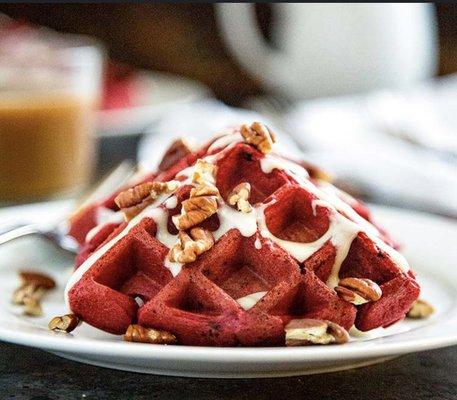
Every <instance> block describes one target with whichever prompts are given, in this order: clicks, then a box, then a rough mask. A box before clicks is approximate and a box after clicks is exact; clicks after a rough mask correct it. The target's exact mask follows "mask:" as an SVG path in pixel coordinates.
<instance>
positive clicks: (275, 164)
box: [260, 154, 409, 272]
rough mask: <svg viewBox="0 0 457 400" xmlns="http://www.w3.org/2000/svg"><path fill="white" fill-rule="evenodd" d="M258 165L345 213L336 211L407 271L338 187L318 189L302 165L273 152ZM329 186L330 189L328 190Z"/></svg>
mask: <svg viewBox="0 0 457 400" xmlns="http://www.w3.org/2000/svg"><path fill="white" fill-rule="evenodd" d="M260 166H261V168H262V171H263V172H265V173H271V171H273V170H274V169H279V170H284V171H285V172H286V173H287V174H288V175H289V176H291V177H292V178H293V179H295V180H296V181H297V183H298V184H299V185H300V186H302V187H303V188H305V189H306V190H308V191H309V192H311V193H313V194H314V195H316V196H317V197H318V198H319V199H320V200H319V205H321V206H324V207H326V208H328V209H330V210H335V211H340V212H342V213H344V214H345V215H347V216H348V217H349V218H346V217H345V216H344V215H342V214H340V213H337V215H338V216H339V217H341V218H344V219H345V220H348V221H351V220H352V221H354V222H356V223H357V225H358V229H359V232H364V233H365V234H366V235H367V236H368V237H369V238H370V239H371V240H372V241H373V242H374V243H375V244H376V246H377V247H378V248H380V249H381V250H382V251H384V252H385V253H386V254H387V255H389V257H390V258H391V259H392V260H393V261H394V262H395V264H397V266H398V267H399V268H400V270H402V271H403V272H407V271H409V264H408V262H407V261H406V259H405V257H403V255H402V254H400V253H399V252H398V251H396V250H395V249H394V248H392V247H390V246H389V245H387V244H386V243H385V242H384V241H383V240H382V239H380V237H379V231H378V229H376V227H375V226H374V225H372V224H371V223H370V222H368V221H367V220H366V219H364V218H363V217H361V216H360V215H359V214H357V212H356V211H355V210H354V209H353V208H352V207H351V206H350V205H349V204H347V203H345V202H344V201H343V200H341V198H339V197H338V196H337V194H336V193H338V192H337V190H338V189H336V188H335V190H333V185H330V184H326V185H325V184H324V185H323V187H324V188H326V190H325V191H324V190H321V189H319V188H318V187H316V186H315V185H314V184H313V183H312V182H311V181H309V180H308V179H307V178H308V177H309V174H308V172H307V171H306V170H305V169H304V168H303V167H302V166H300V165H298V164H296V163H293V162H291V161H288V160H285V159H283V158H281V157H278V156H276V155H274V154H267V155H266V156H265V157H264V158H263V159H261V160H260ZM329 188H332V189H331V190H329ZM313 211H315V208H313ZM354 237H355V236H354ZM337 251H338V249H337Z"/></svg>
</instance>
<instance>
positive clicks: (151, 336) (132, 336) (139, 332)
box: [124, 325, 178, 344]
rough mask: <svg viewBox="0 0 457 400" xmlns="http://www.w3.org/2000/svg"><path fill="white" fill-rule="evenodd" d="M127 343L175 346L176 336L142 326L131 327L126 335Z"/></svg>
mask: <svg viewBox="0 0 457 400" xmlns="http://www.w3.org/2000/svg"><path fill="white" fill-rule="evenodd" d="M124 340H125V341H127V342H139V343H152V344H175V343H177V342H178V341H177V339H176V336H175V335H173V334H171V333H170V332H167V331H160V330H157V329H152V328H145V327H143V326H141V325H129V327H128V328H127V331H126V332H125V334H124Z"/></svg>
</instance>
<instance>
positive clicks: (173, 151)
mask: <svg viewBox="0 0 457 400" xmlns="http://www.w3.org/2000/svg"><path fill="white" fill-rule="evenodd" d="M190 153H192V149H191V146H190V145H189V143H187V141H186V140H185V139H183V138H181V139H177V140H175V141H174V142H173V143H172V144H171V145H170V147H169V148H168V149H167V151H166V152H165V154H164V156H163V158H162V161H160V164H159V167H158V169H159V171H167V170H168V169H170V168H171V167H172V166H173V165H175V164H176V163H177V162H178V161H179V160H181V158H183V157H185V156H187V155H188V154H190Z"/></svg>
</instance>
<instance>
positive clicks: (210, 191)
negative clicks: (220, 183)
mask: <svg viewBox="0 0 457 400" xmlns="http://www.w3.org/2000/svg"><path fill="white" fill-rule="evenodd" d="M201 196H219V189H218V188H217V187H216V186H214V185H208V184H206V183H202V184H199V185H197V186H195V187H194V188H192V189H191V191H190V197H201Z"/></svg>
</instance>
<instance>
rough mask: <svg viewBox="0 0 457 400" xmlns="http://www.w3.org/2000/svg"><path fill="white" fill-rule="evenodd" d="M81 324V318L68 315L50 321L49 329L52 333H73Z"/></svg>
mask: <svg viewBox="0 0 457 400" xmlns="http://www.w3.org/2000/svg"><path fill="white" fill-rule="evenodd" d="M79 323H80V320H79V318H78V317H77V316H76V315H75V314H66V315H62V316H58V317H54V318H53V319H51V321H49V324H48V328H49V329H50V330H52V331H60V332H67V333H70V332H72V331H73V330H74V329H75V328H76V327H77V326H78V325H79Z"/></svg>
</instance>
